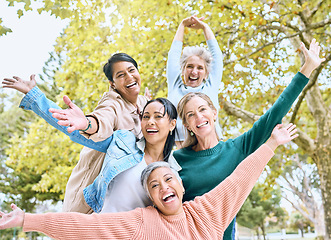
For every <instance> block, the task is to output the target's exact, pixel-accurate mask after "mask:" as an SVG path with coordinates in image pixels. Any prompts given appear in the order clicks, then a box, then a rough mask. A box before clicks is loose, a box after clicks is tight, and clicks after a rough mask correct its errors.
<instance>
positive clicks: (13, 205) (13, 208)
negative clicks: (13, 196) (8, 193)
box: [10, 203, 18, 210]
mask: <svg viewBox="0 0 331 240" xmlns="http://www.w3.org/2000/svg"><path fill="white" fill-rule="evenodd" d="M10 207H11V209H12V210H16V209H17V208H18V207H17V206H16V205H15V204H14V203H12V204H10Z"/></svg>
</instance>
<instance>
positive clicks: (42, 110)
mask: <svg viewBox="0 0 331 240" xmlns="http://www.w3.org/2000/svg"><path fill="white" fill-rule="evenodd" d="M20 107H21V108H23V109H25V110H32V111H33V112H34V113H36V114H37V115H38V116H40V117H42V118H43V119H44V120H46V122H47V123H49V124H50V125H51V126H53V127H54V128H56V129H57V130H59V131H61V132H63V133H64V134H66V135H67V136H69V137H70V139H71V140H72V141H74V142H77V143H79V144H81V145H84V146H87V147H90V148H92V149H95V150H97V151H100V152H106V151H107V147H108V145H109V143H107V142H109V140H107V141H103V142H98V143H95V142H93V141H92V140H88V139H86V138H85V137H84V136H82V135H81V134H79V131H74V132H72V133H69V132H68V131H67V128H68V127H65V126H61V125H59V124H58V123H57V122H58V120H57V119H56V118H54V117H53V116H52V113H50V112H49V109H50V108H55V109H61V108H60V107H59V106H58V105H57V104H55V103H54V102H53V101H51V100H49V99H47V98H46V96H45V94H43V93H42V92H41V91H40V89H39V88H38V87H34V88H33V89H32V90H31V91H29V92H28V93H27V94H26V95H25V96H24V98H23V99H22V101H21V103H20Z"/></svg>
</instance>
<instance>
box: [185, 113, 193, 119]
mask: <svg viewBox="0 0 331 240" xmlns="http://www.w3.org/2000/svg"><path fill="white" fill-rule="evenodd" d="M186 116H187V118H191V117H193V116H194V114H193V113H189V114H187V115H186Z"/></svg>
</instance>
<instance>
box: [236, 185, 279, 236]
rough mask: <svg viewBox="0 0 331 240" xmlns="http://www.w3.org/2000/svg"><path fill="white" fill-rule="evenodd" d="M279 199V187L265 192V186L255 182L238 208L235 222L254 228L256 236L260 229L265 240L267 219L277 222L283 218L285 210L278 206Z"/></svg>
mask: <svg viewBox="0 0 331 240" xmlns="http://www.w3.org/2000/svg"><path fill="white" fill-rule="evenodd" d="M280 200H281V193H280V189H279V188H275V189H273V190H272V191H271V192H268V194H265V187H264V186H263V185H261V184H256V185H255V186H254V188H253V190H252V192H251V193H250V194H249V196H248V198H247V200H246V201H245V203H244V205H243V206H242V208H241V209H240V211H239V213H238V215H237V222H238V223H239V224H240V225H242V226H244V227H247V228H250V229H255V231H256V233H257V235H258V236H259V229H261V230H262V235H263V239H264V240H265V239H266V221H267V219H269V221H273V222H277V223H278V224H279V223H280V222H282V221H283V220H284V216H285V211H284V210H283V209H282V208H281V207H280ZM271 219H272V220H271Z"/></svg>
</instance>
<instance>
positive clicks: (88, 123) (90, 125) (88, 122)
mask: <svg viewBox="0 0 331 240" xmlns="http://www.w3.org/2000/svg"><path fill="white" fill-rule="evenodd" d="M85 118H86V120H87V127H86V128H85V129H81V130H80V131H83V132H86V131H87V130H89V129H91V128H92V123H91V120H90V119H89V118H88V117H85Z"/></svg>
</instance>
